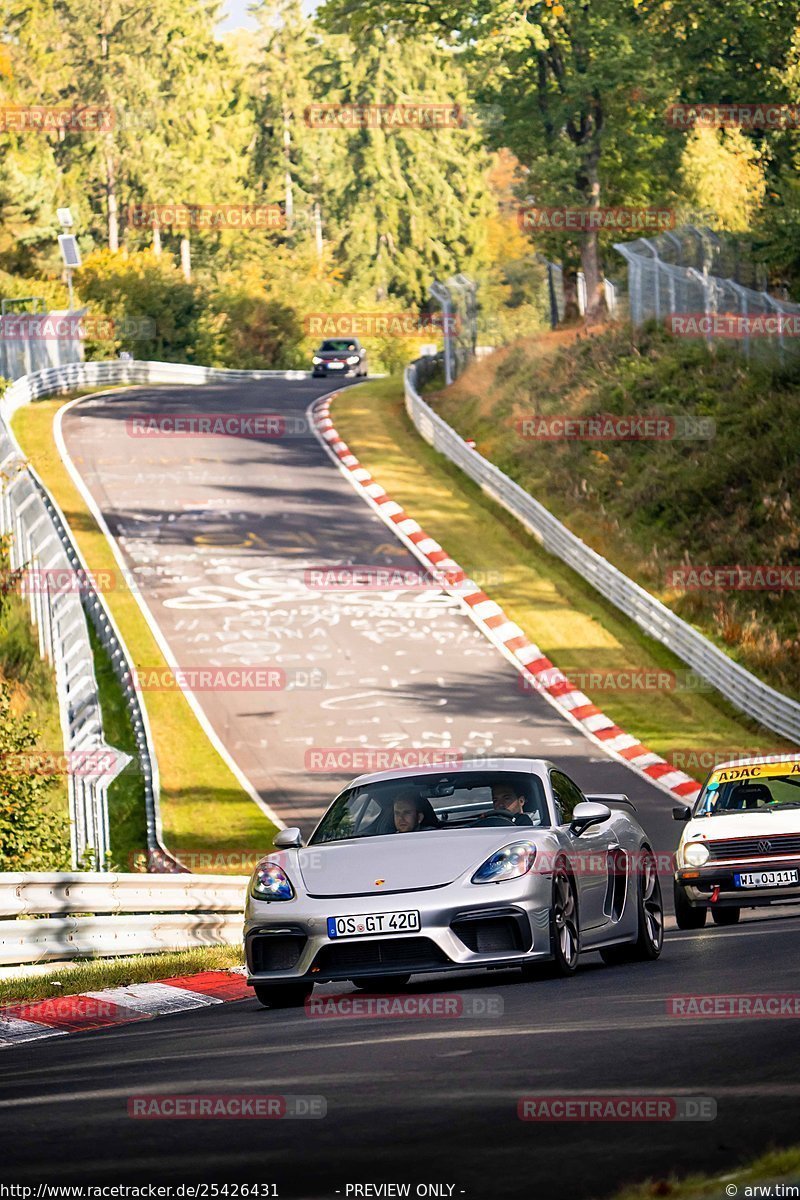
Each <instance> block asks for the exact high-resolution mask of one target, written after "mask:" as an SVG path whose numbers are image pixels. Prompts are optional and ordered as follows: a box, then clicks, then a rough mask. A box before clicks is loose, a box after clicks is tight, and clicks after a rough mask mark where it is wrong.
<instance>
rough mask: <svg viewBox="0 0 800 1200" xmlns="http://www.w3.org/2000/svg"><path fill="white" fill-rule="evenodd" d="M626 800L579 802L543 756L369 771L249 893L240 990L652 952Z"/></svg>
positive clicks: (291, 843)
mask: <svg viewBox="0 0 800 1200" xmlns="http://www.w3.org/2000/svg"><path fill="white" fill-rule="evenodd" d="M634 812H635V810H634V808H633V805H632V804H630V802H629V801H628V800H627V799H626V798H625V797H624V796H589V797H587V796H584V794H583V793H582V792H581V790H580V788H579V787H578V786H577V784H575V783H574V782H573V781H572V780H571V779H570V778H569V777H568V776H567V775H566V774H565V773H564V772H563V771H562V770H560V769H559V768H558V767H557V766H555V765H554V764H553V763H551V762H547V761H546V760H544V759H524V758H505V759H482V760H476V761H473V762H466V763H462V764H460V765H458V766H455V767H450V766H448V767H446V768H441V769H439V768H436V769H433V768H425V769H419V768H417V769H403V770H395V771H384V772H381V773H378V774H372V775H362V776H360V777H359V778H358V779H356V780H355V781H354V782H353V783H351V784H350V785H349V786H348V787H347V788H345V790H344V791H343V792H342V793H341V794H340V795H339V796H338V797H337V798H336V799H335V800H334V801H333V803H332V804H331V806H330V808H329V809H328V811H327V812H326V813H325V815H324V816H323V818H322V820H321V821H320V823H319V825H318V826H317V828H316V829H315V830H314V832H313V833H312V835H311V837H310V839H309V842H308V845H307V846H305V847H304V846H303V843H302V839H301V836H300V831H299V830H298V829H285V830H282V831H281V832H280V833H279V834H278V836H277V837H276V839H275V845H276V847H278V848H279V850H280V851H281V852H280V853H278V854H272V855H267V856H266V857H265V858H264V859H262V860H261V862H260V863H259V864H258V866H257V867H256V870H255V872H254V874H253V876H252V878H251V880H250V885H249V887H248V894H247V902H246V911H245V953H246V958H247V972H248V981H249V983H250V984H251V985H252V986H253V987H254V988H255V992H256V996H257V997H258V999H259V1000H260V1001H261V1003H262V1004H264V1005H268V1006H286V1005H292V1004H302V1003H303V1002H304V1001H305V999H306V998H307V997H308V996H309V995H310V994H311V991H312V988H313V985H314V984H315V983H324V982H328V981H331V980H352V981H353V982H354V983H356V984H357V985H358V986H359V987H365V988H371V989H381V988H387V987H393V986H394V987H396V986H398V985H402V984H403V983H405V982H407V981H408V979H409V978H410V976H411V975H412V974H417V973H422V972H426V973H427V972H447V971H455V970H461V971H464V970H470V969H474V968H476V967H498V966H502V967H515V966H516V967H523V968H529V967H532V966H533V965H534V964H539V963H541V962H543V961H547V962H550V963H552V966H553V969H554V970H555V972H556V973H557V974H559V975H565V976H566V975H572V974H573V972H574V971H575V970H576V967H577V965H578V957H579V954H580V952H581V951H589V950H599V951H600V953H601V955H602V956H603V958H604V960H605V961H606V962H619V961H625V960H628V959H643V960H647V959H656V958H658V956H659V954H660V953H661V947H662V941H663V928H664V919H663V910H662V903H661V889H660V885H659V880H658V872H657V869H656V860H655V856H654V854H653V851H652V847H651V846H650V845H649V843H648V840H647V837H646V835H645V832H644V830H643V829H642V828H641V826H640V825H639V823H638V821H637V820H636V819H635V816H634Z"/></svg>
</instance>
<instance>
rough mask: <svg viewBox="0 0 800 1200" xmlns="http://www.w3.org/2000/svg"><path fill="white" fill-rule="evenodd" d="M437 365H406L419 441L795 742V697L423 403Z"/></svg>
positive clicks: (798, 721)
mask: <svg viewBox="0 0 800 1200" xmlns="http://www.w3.org/2000/svg"><path fill="white" fill-rule="evenodd" d="M436 366H437V362H436V359H435V358H434V357H431V358H428V359H418V360H417V362H414V363H412V364H411V365H410V366H409V367H408V368H407V369H406V374H405V399H406V409H407V411H408V415H409V417H410V418H411V420H412V421H413V423H414V425H415V426H416V428H417V430H418V431H419V433H420V434H421V435H422V437H423V438H424V439H425V441H426V442H428V443H429V444H430V445H431V446H433V447H434V449H435V450H438V451H439V453H440V454H444V455H445V457H446V458H448V459H449V460H450V461H451V462H453V463H455V464H456V465H457V466H459V467H460V468H461V469H462V471H464V472H465V474H467V475H469V477H470V479H473V480H474V481H475V482H476V483H477V484H479V485H480V487H481V488H482V489H483V490H484V491H485V492H487V493H488V495H490V496H492V497H493V498H494V499H495V500H497V501H498V503H499V504H502V505H503V507H504V508H506V509H507V510H508V511H509V512H510V513H512V514H513V516H515V517H516V518H517V520H518V521H520V522H521V524H523V525H524V526H525V528H526V529H528V530H530V532H531V533H532V534H533V535H534V536H535V537H536V538H537V540H538V541H539V542H541V544H542V546H544V548H545V549H546V550H548V551H549V552H550V553H551V554H554V555H556V557H557V558H560V559H561V560H562V562H565V563H567V565H568V566H570V567H572V569H573V570H574V571H577V572H578V574H579V575H580V576H581V577H582V578H583V579H585V580H586V581H587V582H588V583H590V584H591V585H592V586H593V587H594V588H595V589H596V590H597V591H598V592H600V594H601V595H602V596H605V598H606V599H607V600H610V601H611V603H612V604H614V605H616V607H617V608H619V609H620V610H621V611H622V612H624V613H625V614H626V616H628V617H630V618H631V619H632V620H633V621H635V622H636V624H637V625H638V626H639V628H640V629H643V630H644V632H645V633H647V634H649V636H650V637H652V638H655V639H656V640H657V641H659V642H662V643H663V644H664V645H665V646H667V647H668V648H669V649H670V650H671V651H672V653H673V654H675V655H677V657H678V658H680V659H681V660H682V661H683V662H685V663H687V664H688V665H689V666H690V667H691V668H692V669H693V670H694V671H696V672H697V673H698V675H700V676H702V678H703V679H705V680H707V682H708V683H710V684H712V685H713V686H714V687H715V688H717V689H718V690H719V691H720V692H721V693H722V695H723V696H725V698H726V699H727V700H729V701H730V703H731V704H733V705H735V707H736V708H739V709H741V711H742V712H745V713H747V715H748V716H750V717H753V718H755V720H757V721H759V722H760V723H761V724H762V725H764V726H765V727H766V728H767V729H770V730H772V731H773V732H774V733H778V734H781V735H782V736H783V737H785V738H788V739H789V740H790V741H793V742H796V743H798V744H800V704H798V703H797V701H796V700H792V699H790V698H789V697H788V696H784V695H782V693H781V692H778V691H776V690H775V689H774V688H771V687H769V685H768V684H766V683H762V681H761V680H760V679H757V678H756V677H755V675H752V674H751V673H750V672H749V671H747V670H746V669H745V668H744V667H742V666H740V665H739V664H738V663H736V662H734V661H733V660H732V659H730V658H729V657H728V655H727V654H725V653H724V651H722V650H720V649H719V648H718V647H717V646H715V645H714V644H713V642H710V641H709V640H708V638H706V637H704V636H703V634H701V633H699V632H698V631H697V630H696V629H693V628H692V626H691V625H689V624H687V623H686V621H683V620H682V619H681V618H680V617H678V616H676V614H675V613H674V612H672V611H671V610H670V609H669V608H667V607H666V605H664V604H662V603H661V601H660V600H656V599H655V597H654V596H651V595H650V593H649V592H647V591H645V589H644V588H643V587H640V586H639V584H638V583H634V581H633V580H632V579H629V578H628V577H627V575H623V573H622V572H621V571H619V570H618V569H617V568H616V567H615V566H613V565H612V564H611V563H610V562H609V561H608V560H607V559H605V558H603V557H602V555H600V554H597V553H596V552H595V551H594V550H592V549H591V548H590V547H589V546H587V545H586V543H585V542H583V541H581V539H580V538H579V537H576V536H575V534H574V533H572V532H571V531H570V530H569V529H567V527H566V526H565V525H562V524H561V522H560V521H559V520H558V519H557V518H556V517H554V516H553V514H552V513H551V512H549V511H548V510H547V509H546V508H545V507H544V505H542V504H540V503H539V501H538V500H534V498H533V496H531V495H529V494H528V493H527V492H526V491H525V490H524V488H521V487H520V486H519V484H518V483H515V482H514V481H513V480H512V479H509V477H508V476H507V475H504V474H503V472H502V471H500V470H499V469H498V468H497V467H496V466H494V465H493V464H492V463H490V462H489V461H488V460H487V459H485V458H483V456H482V455H481V454H479V453H478V451H477V450H474V449H472V448H471V447H470V446H468V445H467V444H466V442H464V441H463V439H462V438H461V437H459V435H458V434H457V433H456V431H455V430H454V429H452V428H451V426H449V425H448V424H447V422H446V421H443V420H442V418H441V417H440V416H438V414H437V413H435V412H434V411H433V409H432V408H431V407H430V405H428V404H426V403H425V401H424V400H423V399H422V397H421V396H420V394H419V392H418V390H417V387H418V383H421V382H422V381H423V379H421V376H422V377H425V378H427V377H429V376H430V375H431V374H432V373H433V371H434V370H435V369H436Z"/></svg>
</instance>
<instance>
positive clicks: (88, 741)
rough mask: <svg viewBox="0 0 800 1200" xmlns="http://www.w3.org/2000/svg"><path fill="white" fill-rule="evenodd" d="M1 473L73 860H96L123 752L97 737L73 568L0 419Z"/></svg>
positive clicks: (2, 506) (90, 663)
mask: <svg viewBox="0 0 800 1200" xmlns="http://www.w3.org/2000/svg"><path fill="white" fill-rule="evenodd" d="M0 476H1V477H2V480H1V481H2V494H1V495H0V530H2V531H3V532H4V533H10V534H11V535H12V537H11V548H10V565H11V568H12V570H18V569H20V568H23V567H25V568H27V571H26V574H25V576H23V584H22V586H23V595H24V596H25V598H26V599H27V600H28V602H29V604H30V612H31V620H32V622H33V624H34V625H35V626H36V627H37V628H38V631H39V648H40V653H41V654H42V656H43V657H46V658H48V659H49V660H50V661H51V662H52V663H53V666H54V668H55V674H56V687H57V692H58V700H59V711H60V715H61V728H62V734H63V741H64V749H65V751H66V761H67V778H68V789H69V809H70V844H71V857H72V863H73V866H77V865H78V864H79V863H80V862H81V861H84V860H85V856H86V854H87V852H88V851H91V852H92V853H93V855H94V861H95V864H97V865H98V866H99V865H100V864H102V863H103V862H104V861H105V857H106V854H107V852H108V851H109V849H110V839H109V829H108V803H107V798H108V788H109V785H110V784H111V782H112V781H113V780H114V779H115V778H116V777H117V775H119V773H120V771H122V770H123V768H124V767H125V766H126V765H127V763H128V762H130V756H129V755H128V754H124V753H123V752H122V751H120V750H116V749H114V748H113V747H112V746H109V745H108V744H107V743H106V741H105V739H104V737H103V721H102V715H101V711H100V698H99V695H98V691H97V681H96V679H95V674H94V660H93V657H92V650H91V644H90V642H89V630H88V626H87V623H86V616H85V614H84V611H83V608H82V605H81V598H80V595H79V593H78V592H77V590H76V588H75V586H74V583H73V581H74V578H75V572H74V570H73V569H72V568H71V561H70V557H69V555H68V553H67V549H66V547H65V544H64V542H63V540H62V536H61V533H60V531H59V528H58V526H57V525H56V523H55V521H54V520H53V516H52V513H51V511H50V509H49V507H48V504H46V503H45V499H44V497H43V495H42V493H41V491H40V489H39V486H38V484H37V482H36V480H35V479H34V478H33V476H32V474H31V472H30V471H29V470H28V469H27V467H26V465H25V463H24V460H23V459H22V456H21V454H20V451H19V447H18V446H17V445H16V443H15V442H14V440H13V438H12V436H11V434H10V432H9V431H8V429H6V428H5V426H4V424H3V422H2V421H1V420H0ZM48 499H49V498H48ZM50 749H51V750H53V749H54V748H50ZM35 765H36V764H35V763H34V764H32V767H35Z"/></svg>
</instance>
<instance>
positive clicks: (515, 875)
mask: <svg viewBox="0 0 800 1200" xmlns="http://www.w3.org/2000/svg"><path fill="white" fill-rule="evenodd" d="M535 858H536V847H535V846H533V845H532V844H531V843H530V842H512V844H511V845H510V846H504V847H503V849H502V850H496V851H495V853H494V854H493V855H492V856H491V858H487V860H486V862H485V863H484V864H483V865H482V866H480V867H478V869H477V871H476V872H475V874H474V875H473V876H472V881H471V882H472V883H502V882H503V881H504V880H505V879H519V877H520V875H527V873H528V871H530V869H531V867H532V866H533V860H534V859H535Z"/></svg>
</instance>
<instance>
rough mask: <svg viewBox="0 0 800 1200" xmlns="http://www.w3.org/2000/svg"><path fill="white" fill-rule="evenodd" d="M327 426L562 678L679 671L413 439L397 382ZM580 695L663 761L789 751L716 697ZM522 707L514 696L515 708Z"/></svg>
mask: <svg viewBox="0 0 800 1200" xmlns="http://www.w3.org/2000/svg"><path fill="white" fill-rule="evenodd" d="M332 416H333V420H334V423H335V425H336V427H337V428H338V430H339V432H340V433H341V435H342V437H343V438H344V439H345V441H346V442H347V443H348V445H350V446H351V448H352V449H353V452H354V453H355V454H356V455H357V456H358V458H359V459H360V460H361V461H362V462H363V463H364V465H365V466H366V467H368V468H369V470H370V471H372V472H373V473H374V475H375V478H376V479H377V480H379V482H380V483H381V484H383V486H384V487H385V488H386V490H387V491H388V492H389V494H390V495H391V496H392V497H393V498H394V499H395V500H397V502H398V503H399V504H402V505H403V507H404V508H406V509H407V511H408V512H409V514H410V515H411V516H413V517H414V518H415V519H416V520H417V521H419V522H420V524H421V525H422V527H423V528H424V529H425V530H426V532H427V533H429V534H430V535H431V536H432V537H434V538H436V539H437V540H438V541H439V542H441V544H442V545H443V546H444V548H445V549H446V550H447V551H448V552H449V553H450V554H451V555H452V556H453V557H454V558H455V559H456V561H457V562H459V563H460V564H461V565H462V566H463V567H464V568H465V570H466V571H467V572H468V574H471V575H472V576H473V577H475V578H477V579H478V580H486V581H487V582H486V587H485V590H486V591H487V592H488V593H489V595H490V596H491V597H492V598H493V599H494V600H496V601H497V602H498V603H499V604H501V605H502V606H503V608H504V609H505V611H506V612H507V613H508V615H509V617H510V618H511V620H512V621H516V623H517V624H518V625H520V626H521V628H522V629H523V630H524V631H525V633H526V634H527V636H528V637H529V638H530V639H531V640H532V641H533V642H535V643H536V644H537V645H538V646H540V647H541V649H542V650H543V651H544V652H545V654H546V655H548V657H551V658H552V660H553V661H554V663H555V664H556V665H557V666H558V667H559V668H560V669H561V670H563V671H565V672H566V673H567V674H568V675H573V676H574V677H575V678H576V679H579V677H580V673H581V672H586V671H587V670H592V671H602V672H607V671H612V672H617V671H619V672H624V671H647V670H659V669H660V670H663V671H674V672H683V671H685V667H684V664H683V663H681V662H680V661H679V660H678V659H676V658H675V657H674V656H673V655H672V654H670V652H669V651H668V650H667V649H666V648H665V647H664V646H662V645H661V643H659V642H656V641H654V640H653V639H652V638H648V637H647V636H646V635H645V634H644V633H643V632H642V631H641V630H640V629H639V627H638V626H637V625H635V624H634V623H633V622H632V621H630V620H628V619H627V618H626V617H624V616H623V615H622V614H621V613H620V612H619V611H618V610H617V609H616V608H615V607H614V606H613V605H611V604H610V603H608V602H607V601H605V600H604V599H603V597H601V596H600V595H599V594H598V593H597V592H595V591H594V589H593V588H591V587H590V586H589V585H588V584H587V583H586V582H585V581H584V580H583V579H581V578H580V577H579V576H578V575H576V574H575V572H573V571H571V570H570V569H569V568H568V567H566V566H565V565H564V564H563V563H562V562H561V561H560V560H559V559H557V558H554V557H553V556H552V555H550V554H548V553H547V552H546V551H545V550H543V549H542V547H541V546H540V545H539V543H538V542H537V541H536V540H535V538H533V537H532V536H531V535H529V534H528V533H526V531H525V530H524V529H523V528H522V526H521V525H520V524H519V523H518V522H517V521H516V520H515V519H514V518H513V517H512V516H511V515H510V514H509V513H507V512H506V511H505V510H504V509H503V508H502V507H501V506H500V505H498V504H496V503H495V502H494V501H493V500H491V499H490V498H489V497H488V496H486V495H485V494H484V493H483V492H482V491H481V490H480V488H478V487H477V486H476V485H475V484H473V483H472V481H471V480H470V479H468V478H467V477H466V476H465V475H464V474H463V473H462V472H461V471H460V470H459V469H458V468H457V467H455V466H454V465H453V464H452V463H450V462H449V461H448V460H447V459H446V458H444V456H442V455H440V454H438V453H437V452H436V451H434V450H433V449H432V448H431V447H430V446H428V444H427V443H426V442H424V441H423V440H422V438H420V437H419V435H418V434H417V432H416V430H415V429H414V427H413V426H412V425H411V422H410V421H409V419H408V416H407V415H406V411H405V406H404V403H403V392H402V384H401V382H400V380H398V379H385V380H379V381H375V382H374V383H370V384H367V385H363V386H359V387H357V388H348V389H347V390H346V391H344V392H342V393H341V394H340V395H339V396H338V397H337V399H336V400H335V401H334V404H333V409H332ZM391 541H392V538H391V536H390V535H388V534H387V542H389V543H391ZM679 678H681V676H679ZM581 683H583V681H582V680H581ZM582 690H584V691H586V692H587V694H588V695H589V696H590V698H591V699H593V700H594V701H595V702H596V703H597V704H598V706H599V707H601V708H602V709H603V710H604V711H605V712H607V713H608V714H609V715H610V716H611V717H612V718H613V719H614V720H615V721H616V722H617V723H618V724H619V725H621V726H622V728H623V729H625V730H627V732H629V733H631V734H634V735H636V736H637V737H638V738H640V739H641V740H642V741H643V742H644V743H645V744H646V745H647V746H649V747H650V748H651V749H652V750H655V751H657V752H658V753H660V754H663V755H664V756H665V757H668V758H669V757H670V755H671V754H673V753H674V752H676V751H677V752H679V753H683V752H684V751H690V750H692V751H696V750H706V749H708V750H719V751H720V752H727V751H729V750H730V751H742V752H748V751H750V752H752V751H757V750H759V749H765V748H769V749H778V748H787V749H788V748H789V747H788V745H787V744H785V743H783V742H782V741H781V739H780V738H776V737H775V736H773V735H772V734H769V733H767V732H765V731H763V730H760V729H759V728H758V727H757V726H755V725H754V724H753V723H751V722H749V721H748V720H747V719H745V718H743V717H741V716H740V715H739V714H738V713H736V712H735V711H734V710H733V709H732V708H731V707H730V706H729V705H728V704H726V702H725V701H724V700H723V698H722V697H721V696H719V695H718V694H717V693H715V692H699V691H695V692H693V691H683V690H670V689H664V690H655V691H647V692H636V691H626V690H618V691H614V692H611V691H600V692H599V693H593V692H592V689H591V687H589V686H583V687H582ZM524 702H525V698H524V696H520V704H523V703H524ZM676 765H679V764H678V763H676ZM684 766H685V769H686V770H687V771H688V772H689V773H690V774H693V775H694V776H695V777H696V778H698V779H703V778H704V777H705V775H706V774H707V773H708V770H707V767H705V766H703V764H702V763H699V764H698V763H696V762H693V760H692V759H689V758H687V759H685V760H684Z"/></svg>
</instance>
